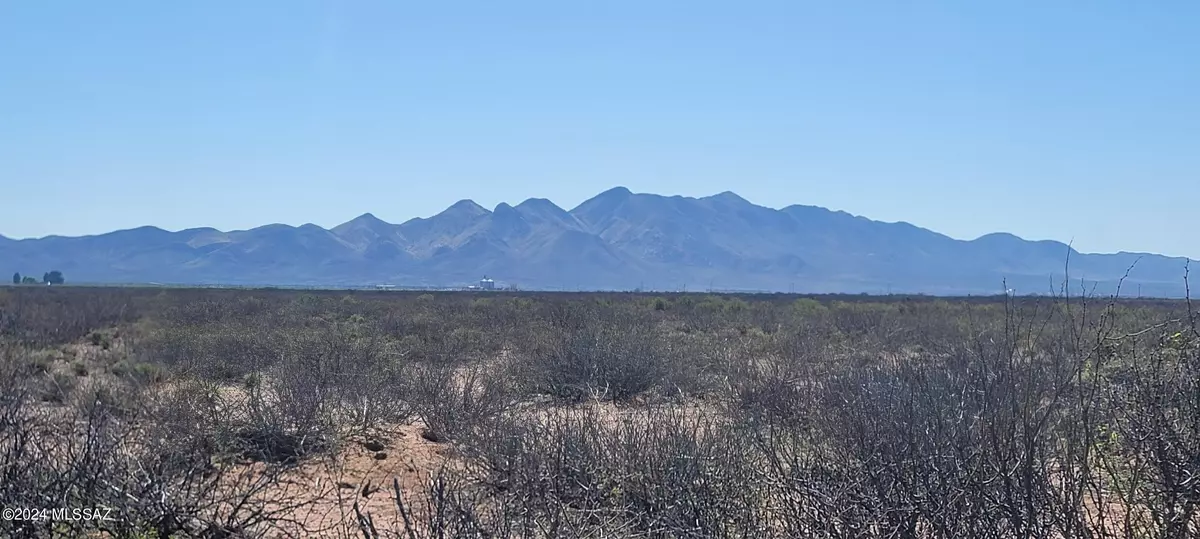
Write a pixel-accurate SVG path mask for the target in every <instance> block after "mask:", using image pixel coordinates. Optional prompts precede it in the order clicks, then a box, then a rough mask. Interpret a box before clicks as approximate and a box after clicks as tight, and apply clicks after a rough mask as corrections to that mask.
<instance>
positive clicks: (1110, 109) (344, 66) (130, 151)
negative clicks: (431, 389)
mask: <svg viewBox="0 0 1200 539" xmlns="http://www.w3.org/2000/svg"><path fill="white" fill-rule="evenodd" d="M1197 24H1200V3H1196V2H1183V1H1178V2H1172V1H1162V2H1128V1H1120V2H1118V1H1101V2H1082V1H1080V2H915V1H890V2H801V1H796V0H791V1H775V2H754V1H744V2H731V1H726V2H709V1H695V0H693V1H687V2H682V1H680V2H668V1H648V0H638V1H625V0H607V1H604V2H600V1H584V0H580V1H577V2H562V1H545V2H529V1H519V0H513V1H505V2H491V1H488V2H483V1H480V2H466V1H457V2H456V1H446V2H402V1H398V0H396V1H379V2H350V1H302V0H286V1H283V0H279V1H272V0H256V1H253V2H242V1H236V2H235V1H216V0H213V1H191V2H162V1H157V0H156V1H141V2H133V1H120V0H107V1H103V2H92V1H83V0H79V1H73V2H71V1H23V0H21V1H19V0H0V182H2V183H3V185H4V187H3V195H0V196H2V197H3V198H0V200H2V201H3V205H2V208H3V210H2V211H0V234H3V235H6V236H9V237H36V236H43V235H47V234H63V235H78V234H88V233H99V232H105V231H109V230H113V229H120V228H130V227H134V226H139V225H144V224H153V225H157V226H160V227H163V228H167V229H172V230H176V229H182V228H188V227H195V226H214V227H217V228H222V229H238V228H250V227H254V226H257V225H262V224H267V223H272V222H283V223H288V224H293V225H298V224H302V223H305V222H313V223H316V224H319V225H322V226H333V225H336V224H338V223H340V222H343V221H346V220H349V219H351V218H353V217H355V216H356V215H358V214H361V213H364V212H372V213H374V214H375V215H377V216H379V217H380V218H383V219H385V220H388V221H392V222H401V221H404V220H406V219H408V218H410V217H416V216H428V215H431V214H434V213H436V212H438V211H440V210H441V209H443V208H445V207H446V206H448V205H449V204H451V203H453V202H454V201H456V200H458V199H462V198H471V199H473V200H475V201H477V202H479V203H480V204H482V205H484V206H487V207H493V206H494V205H495V204H497V203H499V202H502V201H503V202H510V203H516V202H519V201H521V200H523V199H525V198H528V197H544V198H549V199H551V200H553V201H554V202H556V203H558V204H559V205H560V206H563V207H566V208H570V207H572V206H574V205H575V204H577V203H579V202H581V201H582V200H584V199H586V198H588V197H590V196H592V195H594V194H596V193H598V192H600V191H602V190H604V189H607V188H609V187H612V186H615V185H624V186H627V187H629V188H630V189H632V190H634V191H638V192H657V193H663V194H682V195H693V196H702V195H708V194H714V193H717V192H720V191H725V190H732V191H735V192H737V193H739V194H741V195H742V196H744V197H745V198H747V199H749V200H750V201H752V202H755V203H759V204H763V205H766V206H772V207H782V206H786V205H789V204H811V205H819V206H826V207H830V208H834V209H841V210H846V211H849V212H851V213H855V214H860V215H865V216H867V217H870V218H873V219H879V220H886V221H897V220H904V221H909V222H912V223H914V224H917V225H920V226H924V227H927V228H931V229H933V230H937V231H939V232H943V233H946V234H949V235H951V236H954V237H958V238H973V237H977V236H979V235H981V234H984V233H987V232H993V231H1008V232H1012V233H1015V234H1018V235H1020V236H1023V237H1027V238H1031V239H1045V238H1051V239H1059V240H1063V241H1070V240H1074V243H1075V245H1076V246H1077V247H1078V248H1079V249H1081V250H1084V251H1117V250H1130V251H1151V252H1161V253H1165V254H1170V255H1179V256H1190V257H1193V258H1200V235H1197V234H1196V233H1195V224H1196V222H1197V217H1196V213H1195V208H1196V207H1197V202H1200V181H1198V180H1200V33H1197V32H1196V31H1195V29H1196V26H1197ZM1189 228H1190V229H1191V230H1187V229H1189Z"/></svg>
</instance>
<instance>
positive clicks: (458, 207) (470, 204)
mask: <svg viewBox="0 0 1200 539" xmlns="http://www.w3.org/2000/svg"><path fill="white" fill-rule="evenodd" d="M451 210H453V211H455V212H462V213H467V214H470V215H486V214H489V213H491V212H489V211H488V210H487V208H484V207H483V206H480V205H479V204H476V203H475V201H474V200H471V199H469V198H464V199H462V200H460V201H458V202H455V203H454V204H451V205H450V207H449V208H446V211H451Z"/></svg>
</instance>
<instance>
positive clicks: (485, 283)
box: [479, 275, 496, 290]
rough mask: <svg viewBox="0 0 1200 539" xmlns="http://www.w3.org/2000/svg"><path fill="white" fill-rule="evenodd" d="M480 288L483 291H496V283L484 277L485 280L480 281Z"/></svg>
mask: <svg viewBox="0 0 1200 539" xmlns="http://www.w3.org/2000/svg"><path fill="white" fill-rule="evenodd" d="M479 288H480V289H482V290H495V289H496V281H493V280H491V279H488V278H487V275H484V276H483V279H480V280H479Z"/></svg>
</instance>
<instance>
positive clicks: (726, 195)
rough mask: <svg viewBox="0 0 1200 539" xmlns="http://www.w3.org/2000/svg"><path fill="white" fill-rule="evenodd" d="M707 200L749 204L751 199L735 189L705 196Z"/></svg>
mask: <svg viewBox="0 0 1200 539" xmlns="http://www.w3.org/2000/svg"><path fill="white" fill-rule="evenodd" d="M704 199H705V200H716V201H720V202H728V203H731V204H749V203H750V201H749V200H746V199H744V198H742V197H741V195H739V194H737V193H734V192H733V191H721V192H720V193H717V194H715V195H712V196H706V197H704Z"/></svg>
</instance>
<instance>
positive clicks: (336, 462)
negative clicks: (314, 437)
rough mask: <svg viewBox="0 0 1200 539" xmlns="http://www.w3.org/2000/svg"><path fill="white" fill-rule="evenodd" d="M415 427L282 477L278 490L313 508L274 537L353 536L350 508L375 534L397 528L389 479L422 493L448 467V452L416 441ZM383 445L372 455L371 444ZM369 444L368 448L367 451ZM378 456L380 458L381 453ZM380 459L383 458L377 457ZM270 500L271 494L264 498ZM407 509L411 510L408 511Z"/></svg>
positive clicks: (354, 444)
mask: <svg viewBox="0 0 1200 539" xmlns="http://www.w3.org/2000/svg"><path fill="white" fill-rule="evenodd" d="M422 428H423V427H422V426H421V425H420V424H414V425H404V426H400V427H396V428H394V429H391V430H390V431H389V432H388V433H387V434H385V435H381V436H379V437H378V438H376V439H374V440H366V441H364V440H359V441H350V442H347V443H346V444H345V446H344V447H343V448H342V450H341V451H340V452H339V453H338V454H337V455H334V456H333V457H332V458H330V459H324V460H321V461H316V462H310V463H305V464H303V465H301V466H300V467H299V468H298V469H297V470H295V471H293V472H289V473H288V474H287V481H286V483H285V484H283V485H280V487H279V490H280V491H281V492H282V491H285V490H286V491H287V492H288V493H290V494H292V495H294V493H295V490H294V489H295V488H296V487H302V488H304V489H305V491H306V494H307V495H308V496H309V498H308V499H309V500H312V504H311V505H310V506H308V507H305V509H304V510H303V513H304V514H295V515H293V516H292V519H294V520H295V521H296V523H295V524H292V525H284V526H281V528H282V529H281V530H279V532H278V533H277V534H272V535H273V536H278V537H358V536H361V534H360V533H359V531H358V523H357V519H356V516H355V512H354V505H355V503H357V504H358V507H359V510H360V511H361V512H362V513H363V514H370V516H371V518H372V519H373V520H374V522H375V525H376V526H377V527H379V528H380V529H402V528H403V526H402V525H401V523H402V522H403V519H402V518H401V516H400V512H399V510H398V508H397V505H396V500H395V491H394V488H393V479H395V480H397V481H398V482H399V484H400V488H401V490H402V491H403V492H404V493H405V495H406V496H412V495H413V493H414V492H418V491H420V490H421V489H423V488H425V485H426V484H427V482H428V481H429V479H430V477H431V475H432V474H434V473H436V472H437V470H438V469H439V468H441V467H442V466H443V465H445V464H447V463H451V462H452V457H451V455H452V449H451V446H449V445H447V444H437V443H433V442H430V441H428V440H426V439H424V438H422V437H421V430H422ZM369 442H378V443H380V444H382V446H383V447H382V448H380V451H375V450H373V449H374V446H373V444H370V443H369ZM368 445H371V446H372V448H371V449H368V447H367V446H368ZM381 453H382V454H381ZM380 457H383V458H380ZM268 496H270V494H268ZM410 509H411V508H410Z"/></svg>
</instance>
